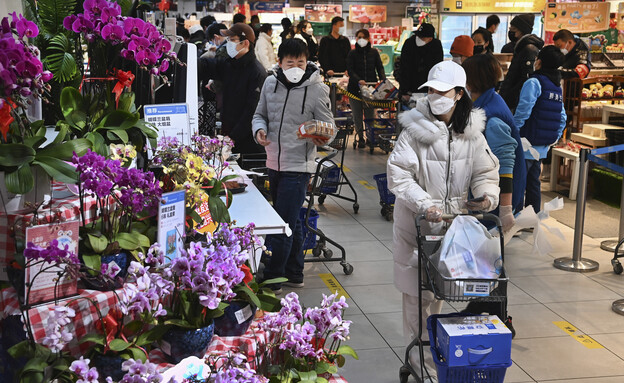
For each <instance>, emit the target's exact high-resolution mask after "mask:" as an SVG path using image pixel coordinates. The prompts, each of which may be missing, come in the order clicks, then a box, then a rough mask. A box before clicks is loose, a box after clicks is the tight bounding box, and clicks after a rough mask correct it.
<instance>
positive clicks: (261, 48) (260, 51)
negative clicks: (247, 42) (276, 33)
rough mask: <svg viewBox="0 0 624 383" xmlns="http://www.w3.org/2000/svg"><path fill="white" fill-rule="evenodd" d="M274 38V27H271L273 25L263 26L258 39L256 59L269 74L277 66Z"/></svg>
mask: <svg viewBox="0 0 624 383" xmlns="http://www.w3.org/2000/svg"><path fill="white" fill-rule="evenodd" d="M272 36H273V27H271V24H262V26H261V27H260V35H259V36H258V38H257V39H256V50H255V51H256V58H257V59H258V61H260V64H262V66H263V67H264V69H266V70H267V72H268V71H270V70H272V69H273V67H275V64H277V55H276V54H275V49H274V48H273V42H271V38H272Z"/></svg>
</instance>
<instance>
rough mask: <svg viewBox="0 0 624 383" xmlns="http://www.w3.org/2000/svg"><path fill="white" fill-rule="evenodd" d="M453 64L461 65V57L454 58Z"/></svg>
mask: <svg viewBox="0 0 624 383" xmlns="http://www.w3.org/2000/svg"><path fill="white" fill-rule="evenodd" d="M453 62H454V63H457V64H459V65H461V63H462V62H461V56H453Z"/></svg>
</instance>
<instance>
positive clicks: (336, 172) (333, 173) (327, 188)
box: [321, 166, 340, 194]
mask: <svg viewBox="0 0 624 383" xmlns="http://www.w3.org/2000/svg"><path fill="white" fill-rule="evenodd" d="M339 182H340V168H339V167H338V166H336V167H334V168H332V169H331V170H330V171H328V172H327V176H326V177H325V179H324V180H323V182H322V183H321V193H323V194H332V193H335V192H337V191H338V183H339Z"/></svg>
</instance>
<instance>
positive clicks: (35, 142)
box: [24, 136, 46, 149]
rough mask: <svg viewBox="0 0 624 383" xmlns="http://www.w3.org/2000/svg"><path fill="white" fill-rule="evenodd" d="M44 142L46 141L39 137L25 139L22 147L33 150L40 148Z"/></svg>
mask: <svg viewBox="0 0 624 383" xmlns="http://www.w3.org/2000/svg"><path fill="white" fill-rule="evenodd" d="M45 140H46V138H45V137H39V136H34V137H27V138H24V145H28V146H30V147H31V148H33V149H35V148H38V147H39V146H41V144H43V143H44V142H45Z"/></svg>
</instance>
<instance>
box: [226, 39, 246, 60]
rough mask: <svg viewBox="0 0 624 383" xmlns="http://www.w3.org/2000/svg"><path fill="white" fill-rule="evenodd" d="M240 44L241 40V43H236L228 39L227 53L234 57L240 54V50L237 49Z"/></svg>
mask: <svg viewBox="0 0 624 383" xmlns="http://www.w3.org/2000/svg"><path fill="white" fill-rule="evenodd" d="M241 42H242V41H241ZM238 44H240V42H239V43H235V42H234V41H228V42H227V44H226V45H225V48H226V49H227V54H228V56H230V57H231V58H234V57H236V55H238V50H237V49H236V46H237V45H238Z"/></svg>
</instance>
